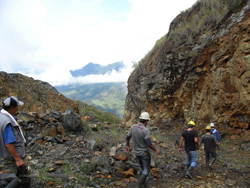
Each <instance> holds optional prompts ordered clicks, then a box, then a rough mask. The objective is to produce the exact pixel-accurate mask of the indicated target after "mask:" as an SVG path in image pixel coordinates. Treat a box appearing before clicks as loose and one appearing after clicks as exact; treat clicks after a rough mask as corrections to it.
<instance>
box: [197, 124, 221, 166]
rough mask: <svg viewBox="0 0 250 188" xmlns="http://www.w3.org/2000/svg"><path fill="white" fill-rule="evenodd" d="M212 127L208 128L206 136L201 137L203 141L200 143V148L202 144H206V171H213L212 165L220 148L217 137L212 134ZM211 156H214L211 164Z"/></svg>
mask: <svg viewBox="0 0 250 188" xmlns="http://www.w3.org/2000/svg"><path fill="white" fill-rule="evenodd" d="M211 129H212V128H211V127H210V126H207V127H206V134H204V135H203V136H202V137H201V141H200V143H199V147H200V146H201V144H202V143H204V151H205V154H206V169H212V164H213V163H214V162H215V160H216V150H215V148H216V146H217V147H218V148H219V143H218V142H217V140H216V137H215V136H214V135H212V134H211ZM210 155H211V156H212V160H211V162H210V163H209V160H210Z"/></svg>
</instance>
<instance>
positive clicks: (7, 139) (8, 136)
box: [3, 124, 24, 167]
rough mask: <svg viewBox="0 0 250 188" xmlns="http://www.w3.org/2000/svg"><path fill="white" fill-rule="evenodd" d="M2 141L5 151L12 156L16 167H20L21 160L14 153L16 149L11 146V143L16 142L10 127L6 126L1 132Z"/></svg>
mask: <svg viewBox="0 0 250 188" xmlns="http://www.w3.org/2000/svg"><path fill="white" fill-rule="evenodd" d="M3 140H4V143H5V146H6V148H7V150H8V151H9V153H10V154H11V155H12V156H13V158H14V159H15V161H16V166H17V167H20V166H23V165H24V163H23V160H22V159H21V158H20V157H19V155H18V154H17V152H16V148H15V146H14V144H13V142H16V138H15V136H14V134H13V131H12V128H11V125H10V124H8V125H7V126H6V127H5V129H4V130H3Z"/></svg>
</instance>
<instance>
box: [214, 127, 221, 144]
mask: <svg viewBox="0 0 250 188" xmlns="http://www.w3.org/2000/svg"><path fill="white" fill-rule="evenodd" d="M215 135H216V138H217V140H218V144H219V145H220V135H219V131H218V130H216V133H215Z"/></svg>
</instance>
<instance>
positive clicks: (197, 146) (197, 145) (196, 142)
mask: <svg viewBox="0 0 250 188" xmlns="http://www.w3.org/2000/svg"><path fill="white" fill-rule="evenodd" d="M194 142H195V146H196V149H199V141H198V137H194Z"/></svg>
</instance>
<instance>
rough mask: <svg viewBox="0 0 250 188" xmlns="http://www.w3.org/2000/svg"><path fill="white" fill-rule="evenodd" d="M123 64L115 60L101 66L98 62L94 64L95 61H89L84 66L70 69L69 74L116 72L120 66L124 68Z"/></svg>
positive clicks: (85, 74) (82, 74) (74, 75)
mask: <svg viewBox="0 0 250 188" xmlns="http://www.w3.org/2000/svg"><path fill="white" fill-rule="evenodd" d="M124 67H125V65H124V63H123V62H122V61H121V62H116V63H112V64H108V65H106V66H102V65H99V64H95V63H92V62H91V63H89V64H87V65H85V66H84V67H82V68H81V69H77V70H70V74H71V75H72V76H73V77H79V76H87V75H91V74H92V75H93V74H94V75H98V74H102V75H104V74H107V73H110V72H112V70H115V71H117V72H119V71H120V70H121V69H122V68H124Z"/></svg>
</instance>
